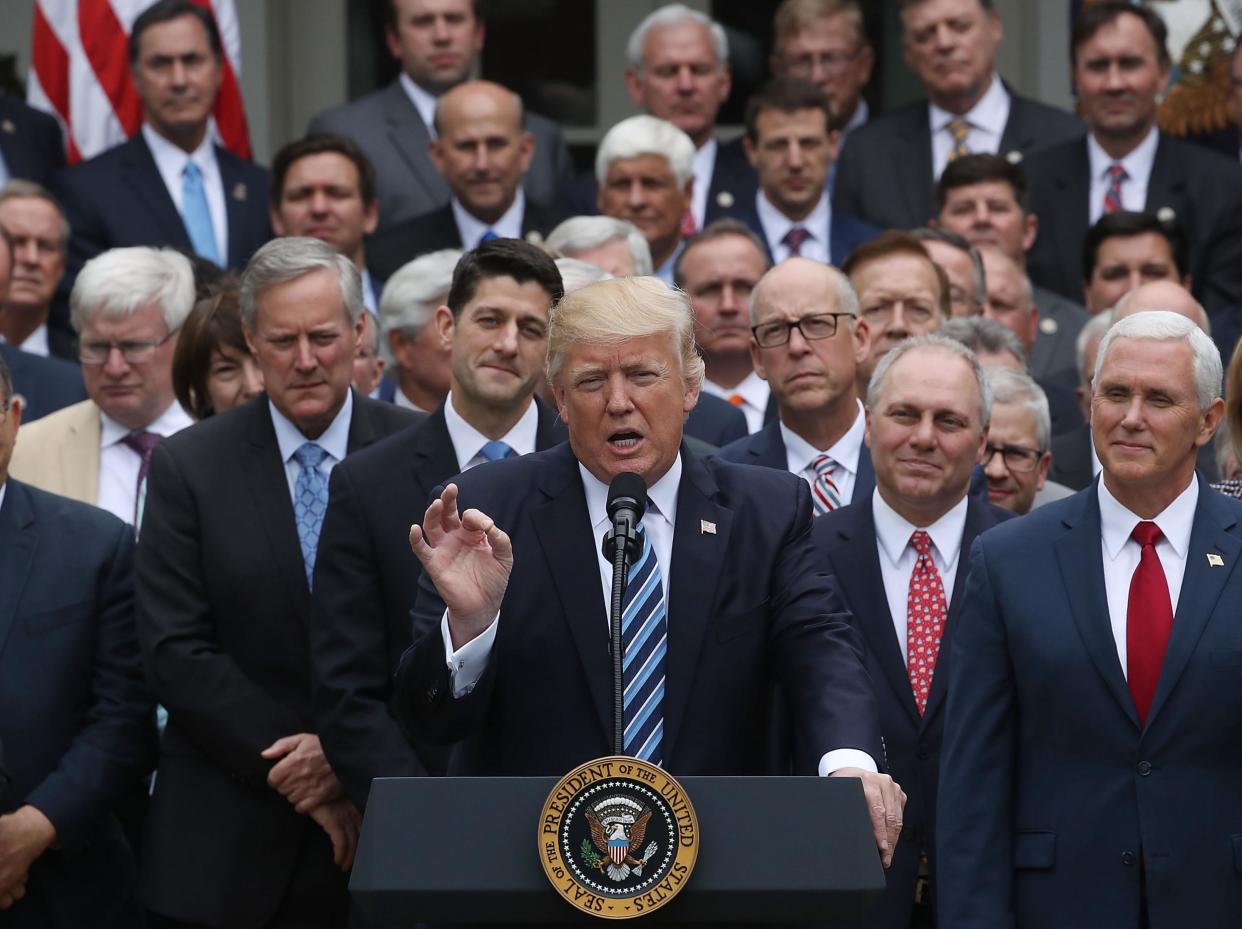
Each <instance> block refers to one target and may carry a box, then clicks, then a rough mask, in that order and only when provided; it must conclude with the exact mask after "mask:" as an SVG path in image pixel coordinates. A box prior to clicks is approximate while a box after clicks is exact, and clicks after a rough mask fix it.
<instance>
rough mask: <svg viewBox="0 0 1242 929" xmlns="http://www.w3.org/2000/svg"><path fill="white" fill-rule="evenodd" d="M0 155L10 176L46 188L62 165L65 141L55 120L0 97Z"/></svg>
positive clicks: (11, 99)
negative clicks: (2, 156)
mask: <svg viewBox="0 0 1242 929" xmlns="http://www.w3.org/2000/svg"><path fill="white" fill-rule="evenodd" d="M0 153H2V154H3V155H4V164H5V167H7V168H8V169H9V176H10V177H21V178H25V179H26V180H29V181H34V182H35V183H37V184H42V185H43V186H44V187H46V186H48V184H49V182H50V181H51V179H52V177H53V175H55V174H56V172H57V171H59V170H60V169H61V168H63V167H64V166H65V140H64V137H63V136H62V135H61V132H60V124H59V123H58V122H56V117H54V116H52V115H51V114H50V113H44V112H43V111H42V110H36V109H35V108H34V107H32V106H28V105H27V104H26V103H24V102H22V101H21V100H18V99H17V98H16V97H10V96H8V95H7V94H0Z"/></svg>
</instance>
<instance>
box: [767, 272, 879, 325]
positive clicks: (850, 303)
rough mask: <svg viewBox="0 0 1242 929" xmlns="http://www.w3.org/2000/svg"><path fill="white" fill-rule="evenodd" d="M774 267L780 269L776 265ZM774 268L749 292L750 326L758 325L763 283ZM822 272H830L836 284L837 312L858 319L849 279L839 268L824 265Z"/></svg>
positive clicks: (856, 306) (854, 295)
mask: <svg viewBox="0 0 1242 929" xmlns="http://www.w3.org/2000/svg"><path fill="white" fill-rule="evenodd" d="M776 267H780V266H779V265H777V266H776ZM776 267H774V268H769V269H768V270H767V271H765V272H764V275H763V277H761V278H759V281H758V283H756V284H755V286H754V288H753V289H752V290H751V292H750V324H751V325H752V326H755V325H758V323H759V299H760V297H761V296H762V295H763V291H764V289H765V288H764V286H763V281H764V278H766V277H767V276H768V275H769V274H770V273H772V271H775V270H776ZM824 270H826V271H831V272H832V273H831V274H830V275H829V276H830V277H831V278H832V279H833V282H834V283H835V284H836V294H835V296H836V298H837V312H838V313H849V314H850V316H852V317H853V318H854V319H857V318H858V314H859V309H858V291H856V290H855V289H854V285H853V284H851V283H850V279H849V278H848V277H846V276H845V274H844V272H842V271H841V270H840V269H839V268H836V267H834V266H833V265H824Z"/></svg>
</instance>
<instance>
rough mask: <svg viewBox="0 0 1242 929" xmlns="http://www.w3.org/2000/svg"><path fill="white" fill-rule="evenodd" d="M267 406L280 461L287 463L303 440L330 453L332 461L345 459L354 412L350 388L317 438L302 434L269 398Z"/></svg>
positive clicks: (352, 393)
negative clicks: (334, 414) (329, 422)
mask: <svg viewBox="0 0 1242 929" xmlns="http://www.w3.org/2000/svg"><path fill="white" fill-rule="evenodd" d="M267 408H268V410H269V411H270V412H271V414H272V425H273V426H274V427H275V428H276V444H277V445H278V446H280V460H281V461H283V462H285V463H286V464H288V462H289V459H291V458H292V457H293V453H294V452H296V451H297V450H298V449H299V448H301V447H302V444H303V443H305V442H314V443H315V444H316V445H318V446H319V447H320V448H322V449H323V450H324V451H325V452H327V453H328V454H329V455H331V456H332V459H333V461H344V460H345V455H346V453H347V452H348V451H349V423H350V419H351V418H352V417H353V412H354V392H353V391H352V390H350V391H347V392H346V393H345V402H344V403H343V404H341V408H340V409H339V410H338V411H337V414H336V417H335V418H334V419H333V420H332V423H331V424H330V425H329V426H328V428H327V429H325V430H324V431H323V434H322V435H320V436H319V438H317V439H308V438H307V437H306V436H304V435H302V430H300V429H299V428H298V427H297V426H295V425H294V424H293V423H292V422H290V421H289V420H288V419H287V418H285V415H284V414H283V413H281V412H280V410H278V409H276V405H275V404H274V403H272V401H271V400H268V401H267Z"/></svg>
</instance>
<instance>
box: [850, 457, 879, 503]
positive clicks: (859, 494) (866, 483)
mask: <svg viewBox="0 0 1242 929" xmlns="http://www.w3.org/2000/svg"><path fill="white" fill-rule="evenodd" d="M873 490H875V466H874V465H873V464H872V463H871V449H869V448H867V446H866V444H864V445H863V446H862V448H860V449H859V450H858V473H857V474H855V475H854V493H853V494H851V495H850V503H851V504H853V503H867V502H868V501H869V500H870V498H871V491H873Z"/></svg>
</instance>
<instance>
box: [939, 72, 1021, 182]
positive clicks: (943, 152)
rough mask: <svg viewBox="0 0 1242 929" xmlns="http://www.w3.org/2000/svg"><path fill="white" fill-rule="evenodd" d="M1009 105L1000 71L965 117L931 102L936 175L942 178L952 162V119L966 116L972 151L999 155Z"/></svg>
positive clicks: (967, 145)
mask: <svg viewBox="0 0 1242 929" xmlns="http://www.w3.org/2000/svg"><path fill="white" fill-rule="evenodd" d="M1009 106H1010V99H1009V92H1008V91H1007V90H1005V85H1004V84H1002V83H1001V79H1000V76H999V75H996V74H993V75H992V84H991V86H990V87H988V89H987V92H986V93H984V95H983V96H982V97H980V98H979V102H978V103H976V104H975V105H974V106H973V107H971V108H970V109H969V110H967V111H966V112H965V113H963V114H962V115H961V116H958V115H957V114H955V113H950V112H949V111H948V110H942V109H940V107H938V106H936V104H934V103H930V102H929V103H928V104H927V118H928V125H929V126H930V127H931V140H932V172H933V177H935V178H937V179H939V177H940V175H941V174H942V173H944V168H945V165H947V164H948V163H949V153H950V152H952V151H953V146H954V145H955V144H956V143H955V142H954V141H953V136H952V135H950V134H949V123H950V122H951V121H952V120H954V119H964V120H966V122H967V123H969V124H970V134H969V135H968V136H967V137H966V147H967V148H968V149H969V150H970V151H971V153H972V154H981V153H985V154H989V155H995V154H996V153H997V152H999V151H1000V144H1001V136H1003V135H1004V134H1005V124H1006V123H1007V122H1009Z"/></svg>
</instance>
